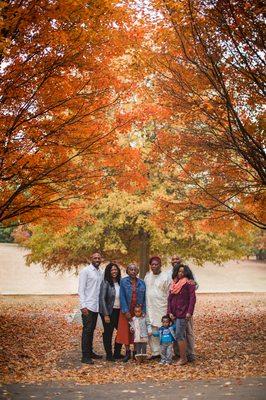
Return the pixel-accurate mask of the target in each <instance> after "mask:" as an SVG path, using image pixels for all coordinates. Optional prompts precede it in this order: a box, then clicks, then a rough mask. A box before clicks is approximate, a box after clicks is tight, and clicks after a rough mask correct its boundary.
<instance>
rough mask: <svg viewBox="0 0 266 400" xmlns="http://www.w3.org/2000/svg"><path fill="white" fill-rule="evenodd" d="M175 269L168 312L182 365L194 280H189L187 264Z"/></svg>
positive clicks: (194, 299)
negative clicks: (174, 329)
mask: <svg viewBox="0 0 266 400" xmlns="http://www.w3.org/2000/svg"><path fill="white" fill-rule="evenodd" d="M176 271H177V273H176V274H175V273H173V281H172V283H171V286H170V292H169V296H168V314H169V315H170V318H171V319H172V320H173V321H175V324H176V340H177V343H178V347H179V353H180V361H179V364H180V365H184V364H186V363H187V356H186V347H187V343H186V336H185V335H186V321H187V320H188V319H189V318H191V316H192V315H193V311H194V307H195V303H196V295H195V282H194V281H191V271H190V269H189V267H188V266H187V265H180V267H179V269H178V270H176Z"/></svg>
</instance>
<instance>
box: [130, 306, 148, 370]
mask: <svg viewBox="0 0 266 400" xmlns="http://www.w3.org/2000/svg"><path fill="white" fill-rule="evenodd" d="M134 314H135V316H134V317H133V318H132V320H131V321H130V330H131V331H132V332H133V333H134V344H135V351H136V355H135V357H136V361H137V362H139V363H141V362H143V361H144V360H145V359H146V358H147V343H148V336H151V335H152V328H151V324H150V323H149V321H148V319H147V318H146V317H145V314H143V312H142V307H141V305H137V306H136V307H135V308H134Z"/></svg>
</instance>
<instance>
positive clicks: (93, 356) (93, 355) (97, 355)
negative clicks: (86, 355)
mask: <svg viewBox="0 0 266 400" xmlns="http://www.w3.org/2000/svg"><path fill="white" fill-rule="evenodd" d="M91 358H93V359H94V360H100V359H101V358H103V356H100V355H99V354H96V353H91Z"/></svg>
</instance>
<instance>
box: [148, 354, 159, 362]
mask: <svg viewBox="0 0 266 400" xmlns="http://www.w3.org/2000/svg"><path fill="white" fill-rule="evenodd" d="M159 359H161V356H160V354H158V355H157V356H150V358H148V360H149V361H153V360H159Z"/></svg>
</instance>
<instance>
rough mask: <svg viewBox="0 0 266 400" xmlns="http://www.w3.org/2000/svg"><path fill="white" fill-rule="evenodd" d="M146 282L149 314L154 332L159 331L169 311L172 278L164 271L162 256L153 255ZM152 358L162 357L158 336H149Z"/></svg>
mask: <svg viewBox="0 0 266 400" xmlns="http://www.w3.org/2000/svg"><path fill="white" fill-rule="evenodd" d="M144 281H145V284H146V301H147V316H148V319H149V321H150V323H151V327H152V332H153V333H155V332H156V333H158V329H159V328H160V326H161V325H162V322H161V318H162V316H163V315H165V314H166V313H167V298H168V291H169V285H170V282H171V278H169V273H168V272H167V271H162V264H161V259H160V257H151V259H150V271H149V272H148V273H147V274H146V276H145V278H144ZM149 345H150V348H151V352H152V356H151V358H150V359H151V360H154V359H156V358H160V353H161V352H160V339H159V337H158V336H150V337H149Z"/></svg>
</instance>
